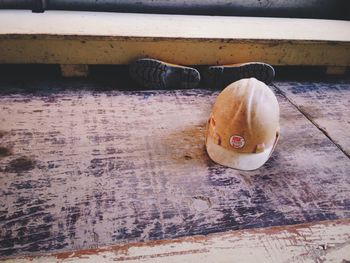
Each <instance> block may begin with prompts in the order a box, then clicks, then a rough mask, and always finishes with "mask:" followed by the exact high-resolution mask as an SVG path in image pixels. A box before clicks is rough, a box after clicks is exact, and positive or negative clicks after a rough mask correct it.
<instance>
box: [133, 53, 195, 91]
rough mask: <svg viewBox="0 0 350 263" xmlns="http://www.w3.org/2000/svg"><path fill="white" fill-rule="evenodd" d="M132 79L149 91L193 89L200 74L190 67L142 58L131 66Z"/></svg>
mask: <svg viewBox="0 0 350 263" xmlns="http://www.w3.org/2000/svg"><path fill="white" fill-rule="evenodd" d="M129 72H130V75H131V77H132V78H133V79H134V80H135V81H136V82H137V83H138V84H139V85H141V86H143V87H146V88H148V89H193V88H195V87H196V86H197V85H198V84H199V81H200V75H199V72H198V71H197V70H196V69H194V68H190V67H183V66H180V65H175V64H170V63H166V62H163V61H160V60H156V59H150V58H142V59H138V60H136V61H134V62H132V63H131V64H130V66H129Z"/></svg>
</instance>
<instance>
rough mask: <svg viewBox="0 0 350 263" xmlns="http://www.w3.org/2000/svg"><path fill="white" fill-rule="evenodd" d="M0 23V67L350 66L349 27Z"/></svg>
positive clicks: (88, 16)
mask: <svg viewBox="0 0 350 263" xmlns="http://www.w3.org/2000/svg"><path fill="white" fill-rule="evenodd" d="M0 24H1V25H3V26H2V27H1V28H0V63H46V64H51V63H52V64H128V63H129V62H130V61H131V60H134V59H135V58H139V57H148V56H149V57H155V58H158V59H163V60H166V61H170V62H173V63H179V64H188V65H190V64H192V65H194V64H197V65H199V64H201V65H203V64H230V63H240V62H247V61H252V60H255V61H265V62H267V63H270V64H273V65H328V66H349V65H350V55H349V54H350V29H349V28H350V26H349V24H350V22H349V21H340V20H338V21H335V20H334V21H332V20H322V19H321V20H317V19H289V18H252V17H213V16H183V15H155V14H152V15H150V14H121V13H103V12H98V13H94V12H67V11H47V12H45V13H43V14H35V13H31V12H29V11H18V10H17V11H15V10H11V11H9V10H2V11H0ZM228 25H229V26H228ZM296 28H297V29H298V30H295V29H296ZM316 29H317V30H316ZM237 50H239V52H237Z"/></svg>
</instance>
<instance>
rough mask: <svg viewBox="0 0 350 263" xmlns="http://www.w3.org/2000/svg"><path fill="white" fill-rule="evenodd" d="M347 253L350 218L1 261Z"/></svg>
mask: <svg viewBox="0 0 350 263" xmlns="http://www.w3.org/2000/svg"><path fill="white" fill-rule="evenodd" d="M349 259H350V219H342V220H333V221H322V222H314V223H308V224H302V225H291V226H283V227H280V226H274V227H267V228H254V229H244V230H236V231H228V232H224V233H216V234H209V235H207V236H190V237H182V238H176V239H172V240H162V241H146V242H141V243H131V244H125V245H113V246H108V247H100V248H92V249H84V250H79V251H74V252H63V253H53V254H50V255H43V256H35V257H30V256H24V257H19V258H15V259H7V260H5V261H4V262H5V263H42V262H45V263H69V262H74V263H95V262H99V263H112V262H116V261H118V262H120V261H122V262H127V263H139V262H145V263H154V262H157V263H178V262H186V263H190V262H202V263H213V262H215V263H232V262H262V263H280V262H293V263H294V262H314V263H318V262H341V263H347V262H349Z"/></svg>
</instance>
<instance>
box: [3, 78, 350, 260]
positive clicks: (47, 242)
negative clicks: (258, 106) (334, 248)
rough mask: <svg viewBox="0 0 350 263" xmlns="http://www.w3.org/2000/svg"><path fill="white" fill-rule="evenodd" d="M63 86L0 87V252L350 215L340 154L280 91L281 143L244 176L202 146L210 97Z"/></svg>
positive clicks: (346, 168)
mask: <svg viewBox="0 0 350 263" xmlns="http://www.w3.org/2000/svg"><path fill="white" fill-rule="evenodd" d="M64 83H65V84H63V83H61V84H60V83H50V82H48V83H47V84H45V83H44V84H43V83H38V82H35V84H30V83H25V84H23V86H25V87H27V88H28V87H30V85H32V86H31V89H32V90H33V89H35V88H36V89H37V91H36V92H29V93H20V92H19V93H16V94H12V93H9V92H8V91H7V88H6V86H2V87H1V89H0V90H2V96H1V97H0V105H1V111H0V120H1V139H0V144H1V147H2V156H1V158H0V169H1V172H0V189H1V192H0V220H1V221H0V226H1V240H0V254H1V256H16V255H32V254H38V253H44V252H53V251H69V250H76V249H84V248H91V247H99V246H105V245H112V244H125V243H129V242H140V241H146V240H161V239H172V238H177V237H181V236H189V235H195V234H200V235H204V234H208V233H214V232H222V231H227V230H238V229H245V228H256V227H267V226H278V225H289V224H296V223H303V222H310V221H318V220H333V219H338V218H347V217H349V216H350V211H349V210H350V198H349V197H350V184H349V183H350V178H349V173H350V162H349V159H348V157H347V156H346V155H345V154H344V153H343V152H342V151H340V150H339V149H338V148H337V147H336V146H335V145H334V144H333V142H332V141H331V140H329V139H328V138H327V137H326V136H325V135H324V134H323V133H322V132H321V131H319V129H318V128H317V127H315V126H314V125H313V124H312V123H311V122H309V121H308V120H307V119H306V118H305V117H304V116H303V115H302V114H301V113H300V112H299V111H298V110H297V109H296V108H295V107H294V106H293V105H291V104H290V103H289V102H288V101H287V100H286V99H285V98H284V97H283V96H281V95H280V94H278V99H279V102H280V107H281V132H282V136H281V140H280V143H279V145H278V146H277V149H276V151H275V152H274V154H273V155H272V157H271V159H270V160H269V161H268V162H267V163H266V165H265V166H264V167H262V168H261V169H259V170H257V171H252V172H242V171H236V170H233V169H228V168H224V167H221V166H219V165H217V164H215V163H213V162H212V161H210V159H209V158H208V156H207V155H206V152H205V149H204V125H205V122H206V119H207V117H208V115H209V112H210V108H211V106H212V103H213V101H214V99H215V96H216V95H217V92H212V91H206V90H188V91H145V92H135V91H130V92H128V91H124V92H122V91H105V92H101V91H100V92H95V91H93V90H89V88H92V89H93V88H94V85H93V84H84V85H83V84H81V87H80V88H82V89H80V90H65V89H63V90H62V89H61V88H62V86H64V87H65V88H67V87H68V88H69V83H70V82H64ZM33 85H35V86H33ZM40 87H41V88H42V90H41V91H40ZM12 88H13V87H12ZM17 88H21V86H19V87H17ZM12 90H13V89H12ZM19 91H20V90H19ZM17 92H18V91H17Z"/></svg>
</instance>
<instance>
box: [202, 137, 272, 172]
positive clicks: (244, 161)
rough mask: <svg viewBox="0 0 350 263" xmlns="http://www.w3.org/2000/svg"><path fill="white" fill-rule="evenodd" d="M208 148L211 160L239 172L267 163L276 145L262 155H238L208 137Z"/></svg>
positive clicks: (254, 168)
mask: <svg viewBox="0 0 350 263" xmlns="http://www.w3.org/2000/svg"><path fill="white" fill-rule="evenodd" d="M206 148H207V153H208V155H209V157H210V159H212V160H213V161H214V162H216V163H218V164H221V165H223V166H227V167H230V168H234V169H238V170H244V171H251V170H256V169H258V168H260V167H261V166H263V165H264V164H265V163H266V161H267V160H268V159H269V157H270V155H271V153H272V151H273V150H274V145H272V146H271V147H269V148H267V149H265V151H263V152H261V153H238V152H234V151H229V150H227V149H225V148H223V147H221V146H219V145H217V144H216V143H215V142H214V140H213V139H212V138H211V137H208V138H207V142H206Z"/></svg>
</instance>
